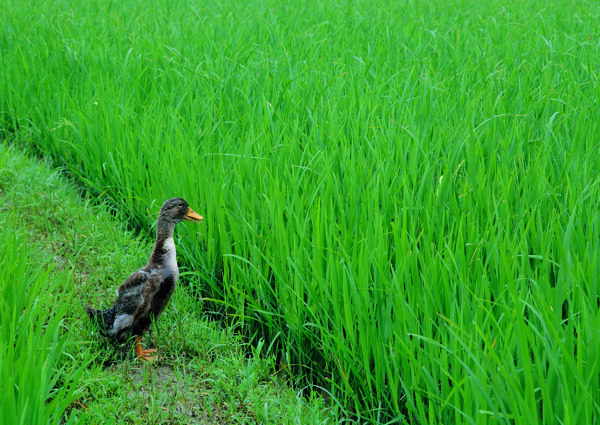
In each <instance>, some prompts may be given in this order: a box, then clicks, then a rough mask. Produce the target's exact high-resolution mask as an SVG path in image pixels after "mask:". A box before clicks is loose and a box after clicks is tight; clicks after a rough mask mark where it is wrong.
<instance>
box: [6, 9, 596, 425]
mask: <svg viewBox="0 0 600 425" xmlns="http://www.w3.org/2000/svg"><path fill="white" fill-rule="evenodd" d="M5 6H6V7H3V8H0V51H2V55H1V56H0V79H1V80H2V81H3V82H4V84H2V85H0V114H1V115H0V119H1V120H2V121H1V122H2V124H1V127H2V128H3V131H4V132H5V133H7V134H8V133H10V134H12V135H13V136H14V137H15V138H16V139H17V140H18V141H19V143H23V144H26V145H28V146H35V148H36V149H38V150H39V152H43V153H45V154H48V155H51V156H52V158H53V159H54V160H55V161H56V162H57V163H59V164H62V165H64V167H65V168H66V169H67V170H68V172H69V173H70V174H71V175H72V176H73V177H74V178H76V179H78V181H79V182H81V184H83V185H85V187H86V188H87V190H89V191H90V193H92V194H94V195H95V196H98V197H100V198H101V199H105V200H107V202H109V203H110V205H111V207H112V208H115V209H116V210H118V211H120V212H121V213H124V214H128V215H129V217H131V220H132V223H134V225H135V226H136V227H139V228H141V229H143V231H144V232H149V233H150V232H151V225H152V222H153V220H154V219H155V216H156V212H157V210H158V208H159V206H160V203H161V202H162V201H163V200H164V199H166V198H170V197H172V196H183V197H185V198H186V199H187V200H188V201H189V202H190V203H191V204H192V205H193V206H194V208H195V209H197V210H198V211H199V212H200V213H202V214H203V215H204V216H205V217H206V221H205V222H204V224H203V226H204V228H203V230H202V231H199V230H198V228H197V227H192V226H185V227H183V228H182V229H178V232H179V234H180V235H182V239H181V241H180V243H179V246H180V247H181V250H180V252H181V253H182V254H183V257H185V264H186V265H187V266H188V272H189V273H190V274H188V278H189V279H190V281H191V282H193V288H191V289H190V290H191V291H194V292H198V293H199V294H201V296H202V297H203V298H205V299H206V300H208V299H210V300H213V301H214V303H212V304H210V303H208V302H207V306H208V308H209V309H210V310H214V311H215V312H216V313H218V314H222V315H223V316H219V317H224V318H225V322H226V323H230V324H234V325H236V324H237V329H238V330H239V331H240V332H241V333H242V334H244V335H247V336H251V337H253V344H254V346H256V347H258V346H259V345H260V346H261V347H262V350H264V351H265V352H267V353H269V354H274V355H275V356H276V358H277V360H276V362H277V365H278V367H280V368H282V369H284V370H285V371H287V372H289V373H291V374H293V375H294V376H296V377H299V378H301V379H303V380H304V382H307V383H313V384H315V385H319V386H322V387H323V388H324V389H325V390H326V391H328V392H331V393H332V394H333V396H334V397H333V399H334V400H337V401H338V402H339V403H340V405H341V406H342V407H343V409H344V413H345V416H346V417H347V418H350V419H352V420H357V421H368V422H380V423H386V422H400V423H421V424H426V423H430V424H439V423H459V424H472V423H477V424H488V423H489V424H512V423H519V424H520V423H523V424H553V423H593V422H598V420H599V416H600V406H599V402H598V399H599V398H598V396H599V393H600V381H599V380H598V376H599V375H600V374H599V372H600V364H599V360H598V359H599V356H598V344H597V340H598V330H597V323H598V318H599V314H600V313H599V309H598V299H599V297H600V285H599V280H598V276H599V275H600V273H599V271H600V268H599V267H600V261H599V260H600V178H599V177H598V176H600V149H598V147H599V140H600V120H598V114H599V112H600V110H599V104H598V102H599V100H598V99H600V85H599V75H600V74H599V71H598V70H599V69H600V4H599V3H598V2H594V1H586V0H584V1H580V2H575V3H574V2H571V1H566V0H544V1H542V0H525V1H516V0H514V1H513V0H510V1H496V0H492V1H479V0H448V1H427V0H407V1H396V2H389V1H383V0H372V1H365V0H335V1H334V0H325V1H316V0H309V1H303V2H298V1H292V0H250V1H248V0H245V1H241V0H232V1H227V2H224V1H217V0H208V1H204V2H199V1H197V0H181V1H172V0H158V1H155V2H152V3H151V4H150V3H148V2H139V1H134V0H123V1H119V2H111V1H105V0H90V1H86V2H85V3H83V4H82V3H81V2H78V1H74V0H60V1H47V0H24V1H20V2H9V3H8V4H6V5H5ZM105 284H106V283H103V285H105ZM84 298H85V299H86V301H87V300H92V301H97V299H94V296H93V295H92V294H85V296H84Z"/></svg>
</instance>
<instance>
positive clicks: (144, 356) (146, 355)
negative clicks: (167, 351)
mask: <svg viewBox="0 0 600 425" xmlns="http://www.w3.org/2000/svg"><path fill="white" fill-rule="evenodd" d="M151 353H156V349H155V348H149V349H147V350H144V349H143V348H142V337H141V336H138V337H136V338H135V355H136V356H137V358H138V359H140V360H143V361H146V362H152V361H154V360H157V359H158V356H151V355H150V354H151Z"/></svg>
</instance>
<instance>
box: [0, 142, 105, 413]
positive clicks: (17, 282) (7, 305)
mask: <svg viewBox="0 0 600 425" xmlns="http://www.w3.org/2000/svg"><path fill="white" fill-rule="evenodd" d="M3 159H5V158H4V155H3V154H2V153H0V163H2V160H3ZM6 202H7V200H6V197H5V196H3V193H2V191H0V205H2V211H1V212H0V258H2V259H3V261H2V267H0V340H1V341H2V344H0V386H1V387H2V391H1V392H0V410H1V411H2V423H4V424H23V423H27V424H50V423H59V422H60V421H61V420H62V418H63V415H64V412H65V411H66V410H67V409H68V408H69V406H70V405H71V403H72V402H73V401H74V400H75V399H76V398H77V397H79V396H80V395H81V392H82V390H81V386H80V380H81V379H82V376H83V374H84V371H85V367H86V366H87V364H89V362H90V361H91V359H92V358H93V356H92V355H91V353H90V352H89V349H88V347H86V346H85V345H83V344H81V342H80V341H77V340H75V339H74V338H73V336H72V334H71V333H70V332H69V328H68V326H67V324H66V317H67V316H68V314H69V311H70V304H71V303H72V302H73V301H74V295H75V293H74V292H73V277H72V275H71V274H70V273H68V272H67V271H61V272H55V271H54V268H53V266H52V265H51V262H50V258H49V257H48V256H42V258H41V259H42V261H41V262H40V258H39V257H37V258H36V257H35V256H33V255H32V253H31V252H30V251H29V246H28V244H27V240H26V238H25V237H24V236H25V233H26V232H25V231H24V229H23V228H24V226H25V223H23V221H22V219H21V217H20V216H19V212H18V211H15V210H14V209H11V208H10V206H9V209H8V210H7V208H6V206H5V203H6ZM63 423H73V421H71V420H69V421H64V422H63Z"/></svg>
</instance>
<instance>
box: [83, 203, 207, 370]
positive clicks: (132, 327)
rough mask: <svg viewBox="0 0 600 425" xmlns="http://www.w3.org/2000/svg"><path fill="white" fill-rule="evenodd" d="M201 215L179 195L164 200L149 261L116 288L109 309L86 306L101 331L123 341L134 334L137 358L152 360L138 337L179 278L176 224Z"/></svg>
mask: <svg viewBox="0 0 600 425" xmlns="http://www.w3.org/2000/svg"><path fill="white" fill-rule="evenodd" d="M202 219H203V217H202V216H199V215H198V214H196V212H194V210H192V209H191V208H190V207H189V206H188V204H187V202H185V201H184V200H183V199H181V198H173V199H169V200H168V201H166V202H165V203H164V204H163V206H162V208H161V211H160V215H159V218H158V223H157V225H156V242H155V244H154V249H153V250H152V254H151V255H150V259H149V260H148V263H147V264H146V265H145V266H144V267H143V268H141V269H139V270H138V271H136V272H134V273H132V274H131V275H130V276H129V277H128V278H127V279H126V280H125V282H123V283H122V284H121V286H119V289H117V294H118V299H117V301H116V302H115V304H114V305H113V306H112V307H111V308H109V309H108V310H96V309H94V308H91V307H87V308H86V309H87V312H88V314H89V315H90V317H91V318H92V319H94V318H95V319H96V320H97V322H98V325H99V326H100V330H101V332H102V333H103V334H104V335H105V336H108V337H110V338H111V339H113V340H115V341H117V342H120V343H123V342H126V341H127V340H128V339H129V338H130V337H131V336H136V337H137V339H136V353H137V355H138V357H141V358H145V359H151V358H150V357H149V356H148V353H150V352H151V350H142V348H141V337H142V335H143V334H144V332H146V331H147V330H148V328H149V327H150V325H151V323H152V319H154V320H156V319H158V317H159V316H160V314H161V313H162V311H163V310H164V309H165V307H166V305H167V303H168V302H169V299H170V298H171V295H172V294H173V291H174V290H175V285H176V284H177V278H178V277H179V267H178V266H177V257H176V251H175V242H174V240H173V230H174V229H175V225H176V224H177V223H178V222H180V221H182V220H192V221H200V220H202Z"/></svg>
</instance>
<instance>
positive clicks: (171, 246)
mask: <svg viewBox="0 0 600 425" xmlns="http://www.w3.org/2000/svg"><path fill="white" fill-rule="evenodd" d="M163 250H164V252H165V253H164V254H163V260H164V262H165V267H166V268H167V270H169V271H170V272H171V273H172V274H173V275H175V280H177V277H178V276H179V267H177V253H176V251H175V241H174V240H173V238H172V237H170V238H167V239H165V241H164V242H163Z"/></svg>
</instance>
